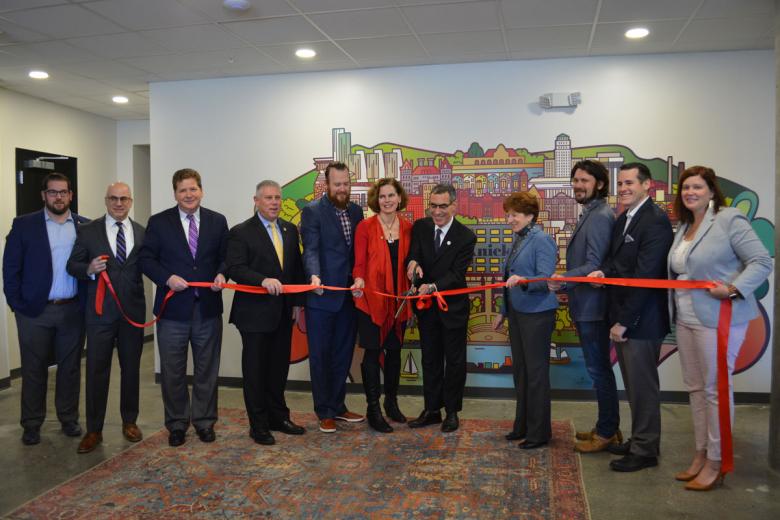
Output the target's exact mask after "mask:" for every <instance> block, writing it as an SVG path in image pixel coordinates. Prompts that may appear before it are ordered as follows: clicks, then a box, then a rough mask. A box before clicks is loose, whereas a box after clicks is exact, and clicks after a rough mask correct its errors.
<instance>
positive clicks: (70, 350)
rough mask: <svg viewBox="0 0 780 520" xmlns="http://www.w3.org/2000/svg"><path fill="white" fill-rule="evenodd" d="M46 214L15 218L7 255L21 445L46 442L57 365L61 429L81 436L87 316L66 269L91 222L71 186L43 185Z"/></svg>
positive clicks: (57, 178)
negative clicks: (52, 370) (83, 226)
mask: <svg viewBox="0 0 780 520" xmlns="http://www.w3.org/2000/svg"><path fill="white" fill-rule="evenodd" d="M41 198H42V199H43V202H44V204H45V207H44V209H42V210H40V211H36V212H33V213H29V214H27V215H22V216H20V217H17V218H15V219H14V221H13V224H12V226H11V232H10V233H9V234H8V237H7V238H6V246H5V253H4V254H3V292H4V293H5V298H6V301H7V302H8V305H9V306H10V307H11V310H12V311H13V312H14V314H15V316H16V325H17V329H18V331H19V351H20V354H21V361H22V367H21V368H22V418H21V425H22V428H24V433H23V435H22V442H23V443H24V444H26V445H32V444H38V443H39V442H41V434H40V429H41V424H43V421H44V419H45V418H46V386H47V379H48V373H49V372H48V369H49V364H50V360H51V359H52V358H53V359H54V362H55V363H56V364H57V387H56V390H55V399H54V404H55V407H56V409H57V418H58V419H59V421H60V423H61V424H62V431H63V432H64V433H65V435H68V436H70V437H78V436H80V435H81V427H80V426H79V423H78V418H79V390H80V388H81V346H82V345H83V344H84V314H83V307H82V305H81V303H80V301H79V296H80V290H79V289H80V288H81V287H80V285H79V283H78V281H77V280H76V279H75V278H73V277H72V276H70V275H69V274H68V273H67V271H66V270H65V265H66V263H67V261H68V257H69V256H70V252H71V249H73V244H74V242H75V241H76V228H77V227H78V225H79V224H80V223H83V222H87V219H85V218H83V217H80V216H78V215H76V214H75V213H73V212H71V211H70V203H71V200H72V199H73V192H72V191H71V186H70V180H69V179H68V178H67V177H65V176H64V175H62V174H59V173H50V174H49V175H47V176H46V177H45V178H44V179H43V183H42V186H41Z"/></svg>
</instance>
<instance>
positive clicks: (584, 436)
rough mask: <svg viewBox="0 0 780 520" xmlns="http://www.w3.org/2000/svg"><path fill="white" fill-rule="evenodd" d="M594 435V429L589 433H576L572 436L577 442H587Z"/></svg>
mask: <svg viewBox="0 0 780 520" xmlns="http://www.w3.org/2000/svg"><path fill="white" fill-rule="evenodd" d="M595 434H596V428H593V429H592V430H591V431H589V432H577V433H576V434H575V435H574V438H575V439H577V440H578V441H589V440H591V439H592V438H593V436H594V435H595Z"/></svg>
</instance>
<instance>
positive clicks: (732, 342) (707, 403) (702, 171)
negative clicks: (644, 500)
mask: <svg viewBox="0 0 780 520" xmlns="http://www.w3.org/2000/svg"><path fill="white" fill-rule="evenodd" d="M674 209H675V212H676V214H677V216H678V218H679V220H680V226H679V228H678V229H677V234H676V235H675V237H674V243H673V244H672V248H671V250H670V251H669V257H668V267H669V277H670V278H671V279H675V278H676V279H680V280H685V279H692V280H713V281H717V282H720V283H719V285H718V286H717V287H715V288H712V289H708V290H707V291H703V290H680V289H678V290H675V291H670V312H671V316H672V319H674V320H675V323H676V326H677V351H678V352H679V354H680V364H681V365H682V374H683V382H684V384H685V387H686V389H687V390H688V393H689V396H690V402H691V411H692V413H693V426H694V435H695V440H696V453H695V455H694V457H693V461H692V462H691V465H690V466H689V467H688V469H686V470H685V471H682V472H680V473H677V474H676V475H675V478H676V479H677V480H680V481H684V482H688V483H687V484H686V486H685V489H689V490H695V491H706V490H709V489H712V488H713V487H714V486H715V485H716V484H717V483H720V482H722V480H723V475H722V473H721V471H720V469H721V453H720V427H719V424H718V384H717V335H718V330H717V328H718V314H719V307H720V300H722V299H724V298H731V299H732V300H733V311H732V320H731V329H730V332H729V344H728V373H729V401H730V405H731V418H732V420H733V417H734V396H733V388H732V378H731V373H732V372H733V370H734V362H735V361H736V358H737V354H739V348H740V346H741V345H742V341H743V340H744V339H745V333H746V331H747V326H748V322H749V321H750V320H751V319H753V318H755V317H756V315H757V314H758V306H757V304H756V298H755V296H754V295H753V292H754V291H755V290H756V289H757V288H758V286H759V285H761V284H762V283H763V282H764V280H766V278H767V276H769V273H770V272H771V271H772V260H771V258H770V257H769V254H768V253H767V250H766V248H765V247H764V245H763V244H762V243H761V240H760V239H759V238H758V236H757V235H756V233H755V231H753V228H752V227H751V225H750V222H749V221H748V219H747V218H745V216H744V215H743V214H742V213H741V212H740V211H739V210H738V209H736V208H729V207H725V199H724V197H723V193H722V192H721V190H720V188H719V187H718V183H717V180H716V178H715V172H714V171H713V170H712V169H711V168H707V167H704V166H692V167H690V168H688V169H687V170H685V171H684V172H683V173H682V175H680V179H679V181H678V186H677V197H676V199H675V201H674Z"/></svg>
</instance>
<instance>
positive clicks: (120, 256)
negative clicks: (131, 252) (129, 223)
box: [114, 222, 127, 264]
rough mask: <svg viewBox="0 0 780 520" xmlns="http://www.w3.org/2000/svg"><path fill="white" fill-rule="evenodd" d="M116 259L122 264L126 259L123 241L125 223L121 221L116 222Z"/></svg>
mask: <svg viewBox="0 0 780 520" xmlns="http://www.w3.org/2000/svg"><path fill="white" fill-rule="evenodd" d="M116 227H117V232H116V255H114V256H116V261H117V262H119V263H120V264H124V263H125V260H126V259H127V244H126V243H125V225H124V224H122V223H121V222H117V223H116Z"/></svg>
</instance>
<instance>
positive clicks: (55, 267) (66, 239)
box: [43, 210, 78, 300]
mask: <svg viewBox="0 0 780 520" xmlns="http://www.w3.org/2000/svg"><path fill="white" fill-rule="evenodd" d="M43 214H44V218H45V219H46V234H47V235H48V237H49V247H50V248H51V272H52V279H51V289H49V299H50V300H60V299H67V298H73V297H75V296H76V294H77V293H78V282H76V279H75V278H73V277H72V276H71V275H69V274H68V272H67V271H66V270H65V265H66V264H67V263H68V258H70V252H71V251H72V250H73V244H74V243H75V242H76V223H75V221H74V220H73V214H72V213H71V212H70V210H69V211H68V217H67V218H66V219H65V221H64V222H63V223H62V224H60V223H59V222H57V221H55V220H53V219H52V218H51V215H49V210H44V212H43Z"/></svg>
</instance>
